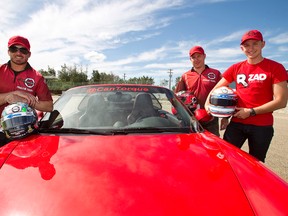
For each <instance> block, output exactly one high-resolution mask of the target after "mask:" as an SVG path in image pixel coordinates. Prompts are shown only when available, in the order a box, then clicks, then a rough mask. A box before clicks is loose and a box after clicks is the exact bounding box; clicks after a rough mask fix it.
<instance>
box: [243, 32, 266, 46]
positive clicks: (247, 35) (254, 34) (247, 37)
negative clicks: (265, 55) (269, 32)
mask: <svg viewBox="0 0 288 216" xmlns="http://www.w3.org/2000/svg"><path fill="white" fill-rule="evenodd" d="M250 39H252V40H258V41H263V36H262V34H261V32H260V31H258V30H250V31H248V32H246V33H245V34H244V35H243V36H242V39H241V44H243V43H244V42H245V41H247V40H250Z"/></svg>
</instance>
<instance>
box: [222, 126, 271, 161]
mask: <svg viewBox="0 0 288 216" xmlns="http://www.w3.org/2000/svg"><path fill="white" fill-rule="evenodd" d="M273 135H274V128H273V126H272V125H271V126H256V125H246V124H241V123H235V122H230V123H229V125H228V126H227V128H226V130H225V133H224V137H223V139H224V140H226V141H228V142H230V143H231V144H233V145H234V146H236V147H238V148H241V147H242V146H243V144H244V142H245V141H246V139H248V146H249V154H251V155H253V156H254V157H256V158H257V159H259V160H260V161H262V162H265V158H266V154H267V151H268V149H269V146H270V143H271V140H272V137H273Z"/></svg>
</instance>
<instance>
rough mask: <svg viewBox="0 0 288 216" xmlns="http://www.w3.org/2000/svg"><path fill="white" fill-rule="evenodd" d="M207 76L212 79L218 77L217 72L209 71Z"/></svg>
mask: <svg viewBox="0 0 288 216" xmlns="http://www.w3.org/2000/svg"><path fill="white" fill-rule="evenodd" d="M207 77H208V78H209V79H210V80H214V79H216V74H215V73H208V75H207Z"/></svg>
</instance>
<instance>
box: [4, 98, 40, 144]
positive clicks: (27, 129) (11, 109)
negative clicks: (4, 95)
mask: <svg viewBox="0 0 288 216" xmlns="http://www.w3.org/2000/svg"><path fill="white" fill-rule="evenodd" d="M37 123H38V121H37V114H36V111H35V110H34V109H32V108H31V107H29V106H28V104H26V103H22V102H18V103H14V104H10V105H8V106H6V107H5V108H4V110H3V112H2V115H1V126H2V129H3V132H4V133H5V135H6V137H7V138H8V139H11V140H14V139H20V138H24V137H26V136H28V135H29V134H31V133H32V132H34V131H35V129H36V128H37V127H38V125H37Z"/></svg>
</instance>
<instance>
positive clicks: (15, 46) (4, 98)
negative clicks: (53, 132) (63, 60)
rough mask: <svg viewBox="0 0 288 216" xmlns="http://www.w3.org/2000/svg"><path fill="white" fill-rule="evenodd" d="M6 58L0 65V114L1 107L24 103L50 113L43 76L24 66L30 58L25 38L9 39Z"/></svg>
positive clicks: (49, 102)
mask: <svg viewBox="0 0 288 216" xmlns="http://www.w3.org/2000/svg"><path fill="white" fill-rule="evenodd" d="M8 55H9V56H10V60H9V61H8V62H7V63H6V64H3V65H1V66H0V114H1V113H2V111H3V109H4V107H5V106H7V105H8V104H11V103H15V102H24V103H27V104H28V105H29V106H30V107H32V108H35V109H36V110H39V111H43V112H51V111H52V109H53V99H52V95H51V93H50V91H49V89H48V86H47V84H46V82H45V80H44V77H43V76H42V75H41V74H40V73H39V72H37V71H36V70H35V69H33V68H32V67H31V66H30V64H29V63H28V59H29V58H30V56H31V52H30V43H29V41H28V39H27V38H25V37H22V36H13V37H11V38H10V39H9V41H8ZM0 142H1V141H0ZM0 145H1V143H0Z"/></svg>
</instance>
